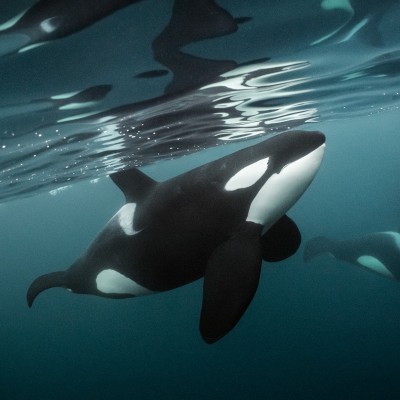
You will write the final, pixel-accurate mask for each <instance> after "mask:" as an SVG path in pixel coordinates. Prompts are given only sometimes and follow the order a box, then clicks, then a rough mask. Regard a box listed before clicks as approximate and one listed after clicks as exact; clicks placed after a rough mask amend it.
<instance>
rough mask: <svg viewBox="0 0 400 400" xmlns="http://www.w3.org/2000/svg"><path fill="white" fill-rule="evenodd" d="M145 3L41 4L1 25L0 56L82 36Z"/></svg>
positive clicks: (51, 0)
mask: <svg viewBox="0 0 400 400" xmlns="http://www.w3.org/2000/svg"><path fill="white" fill-rule="evenodd" d="M139 1H141V0H113V1H110V0H85V1H80V0H57V1H55V0H40V1H38V2H37V3H35V4H34V5H33V6H32V7H31V8H29V9H28V10H26V11H24V12H22V13H21V14H19V15H17V16H15V17H14V18H12V19H11V20H9V21H7V22H4V23H3V24H2V25H0V55H6V54H11V53H15V52H23V51H27V50H30V49H32V48H35V47H37V46H40V45H42V44H45V43H47V42H49V41H52V40H55V39H60V38H62V37H65V36H68V35H71V34H73V33H75V32H78V31H80V30H82V29H84V28H86V27H87V26H89V25H92V24H93V23H95V22H97V21H98V20H100V19H102V18H105V17H107V16H108V15H110V14H112V13H113V12H115V11H117V10H119V9H121V8H123V7H126V6H128V5H130V4H133V3H137V2H139Z"/></svg>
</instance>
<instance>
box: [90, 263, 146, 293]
mask: <svg viewBox="0 0 400 400" xmlns="http://www.w3.org/2000/svg"><path fill="white" fill-rule="evenodd" d="M96 286H97V289H98V290H99V291H100V292H103V293H107V294H131V295H133V296H144V295H146V294H151V293H153V292H152V291H151V290H149V289H146V288H145V287H143V286H141V285H139V284H138V283H136V282H135V281H133V280H132V279H129V278H127V277H126V276H125V275H122V274H121V273H119V272H118V271H115V270H113V269H105V270H103V271H101V272H100V273H99V274H98V275H97V277H96Z"/></svg>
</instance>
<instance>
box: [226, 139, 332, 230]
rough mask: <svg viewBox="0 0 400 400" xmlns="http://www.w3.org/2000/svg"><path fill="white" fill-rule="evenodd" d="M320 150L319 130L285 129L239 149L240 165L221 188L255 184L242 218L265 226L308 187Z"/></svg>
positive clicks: (312, 177)
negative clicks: (240, 151)
mask: <svg viewBox="0 0 400 400" xmlns="http://www.w3.org/2000/svg"><path fill="white" fill-rule="evenodd" d="M246 150H248V151H247V152H246ZM324 150H325V136H324V135H323V134H322V133H320V132H303V131H289V132H285V133H282V134H279V135H277V136H274V137H273V138H271V139H268V140H266V141H264V142H262V143H259V144H257V145H255V146H253V147H252V148H249V149H244V150H243V152H242V154H241V160H242V162H241V165H242V166H241V169H240V170H239V171H236V172H235V174H234V175H233V176H232V177H231V178H230V179H229V180H228V182H227V183H226V185H225V190H227V191H235V190H240V189H246V188H250V187H253V188H256V193H255V195H254V198H253V200H252V202H251V204H250V208H249V210H248V216H247V219H246V220H247V221H250V222H254V223H257V224H261V225H263V226H264V230H268V229H269V228H270V227H271V226H272V225H273V224H274V223H275V222H276V221H278V219H279V218H280V217H282V215H283V214H285V213H286V212H287V211H288V210H289V208H290V207H292V206H293V205H294V204H295V203H296V201H297V200H298V199H299V198H300V196H301V195H302V194H303V193H304V191H305V190H306V189H307V188H308V186H309V185H310V183H311V182H312V180H313V179H314V177H315V175H316V173H317V171H318V169H319V167H320V165H321V162H322V158H323V155H324ZM246 159H247V161H246V165H245V167H243V160H246ZM253 191H254V189H253Z"/></svg>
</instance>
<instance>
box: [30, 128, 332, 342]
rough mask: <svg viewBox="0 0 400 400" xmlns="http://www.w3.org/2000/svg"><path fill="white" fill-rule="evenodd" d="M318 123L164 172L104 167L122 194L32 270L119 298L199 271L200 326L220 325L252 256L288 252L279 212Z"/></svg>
mask: <svg viewBox="0 0 400 400" xmlns="http://www.w3.org/2000/svg"><path fill="white" fill-rule="evenodd" d="M324 149H325V137H324V135H323V134H322V133H320V132H302V131H291V132H285V133H282V134H279V135H276V136H274V137H272V138H270V139H267V140H265V141H263V142H261V143H258V144H256V145H253V146H251V147H248V148H245V149H242V150H240V151H237V152H235V153H233V154H231V155H228V156H226V157H223V158H221V159H219V160H216V161H212V162H210V163H208V164H205V165H203V166H200V167H198V168H195V169H193V170H191V171H189V172H186V173H184V174H182V175H179V176H176V177H174V178H172V179H169V180H167V181H164V182H159V183H158V182H156V181H154V180H153V179H151V178H150V177H148V176H147V175H145V174H144V173H142V172H141V171H139V170H138V169H135V168H134V169H130V170H126V171H122V172H117V173H115V174H112V175H111V179H112V180H113V181H114V183H115V184H116V185H117V186H118V187H119V188H120V189H121V190H122V192H123V193H124V195H125V198H126V203H125V205H124V206H123V207H122V208H121V209H120V210H119V211H118V212H117V214H116V215H115V216H114V217H113V218H112V219H111V220H110V221H109V222H108V223H107V225H106V226H105V228H104V230H103V231H101V232H100V233H99V234H98V236H97V237H96V238H95V240H94V241H93V243H92V244H91V245H90V247H89V248H88V250H87V251H86V253H85V254H83V256H81V257H80V258H79V259H78V260H77V261H76V262H75V263H74V264H73V265H72V266H71V267H70V268H69V269H68V270H66V271H59V272H53V273H50V274H46V275H43V276H40V277H39V278H37V279H36V280H35V281H34V282H33V283H32V285H31V286H30V288H29V290H28V293H27V300H28V305H29V306H31V305H32V303H33V301H34V300H35V298H36V296H37V295H38V294H39V293H40V292H42V291H43V290H46V289H49V288H52V287H64V288H67V289H69V290H71V291H72V292H75V293H86V294H94V295H98V296H103V297H110V298H126V297H135V296H141V295H145V294H150V293H156V292H163V291H166V290H171V289H174V288H177V287H179V286H182V285H185V284H187V283H189V282H192V281H194V280H196V279H199V278H201V277H203V276H204V291H203V305H202V310H201V317H200V331H201V335H202V337H203V339H204V340H205V341H206V342H207V343H213V342H215V341H217V340H218V339H220V338H221V337H223V336H224V335H225V334H227V333H228V332H229V331H230V330H231V329H232V328H233V327H234V326H235V325H236V324H237V322H238V321H239V320H240V318H241V316H242V315H243V313H244V312H245V310H246V309H247V307H248V305H249V304H250V302H251V300H252V298H253V296H254V294H255V292H256V289H257V286H258V282H259V278H260V271H261V264H262V259H264V260H266V261H279V260H283V259H285V258H287V257H289V256H290V255H292V254H293V253H295V252H296V250H297V248H298V247H299V245H300V240H301V239H300V233H299V230H298V228H297V226H296V225H295V223H294V222H293V221H292V220H291V219H290V218H288V217H287V216H286V215H285V213H286V212H287V211H288V210H289V208H290V207H292V206H293V204H294V203H295V202H296V201H297V200H298V199H299V197H300V196H301V195H302V194H303V193H304V191H305V190H306V189H307V187H308V186H309V185H310V183H311V181H312V180H313V178H314V176H315V174H316V173H317V171H318V169H319V167H320V164H321V161H322V158H323V154H324Z"/></svg>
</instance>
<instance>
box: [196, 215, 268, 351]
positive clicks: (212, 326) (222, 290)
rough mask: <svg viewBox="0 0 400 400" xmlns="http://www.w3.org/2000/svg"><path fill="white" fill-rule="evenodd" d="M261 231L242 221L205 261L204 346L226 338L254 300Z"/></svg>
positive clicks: (259, 262)
mask: <svg viewBox="0 0 400 400" xmlns="http://www.w3.org/2000/svg"><path fill="white" fill-rule="evenodd" d="M261 230H262V226H261V225H258V224H255V223H252V222H246V223H245V225H244V227H243V229H242V230H240V231H239V232H238V233H237V234H236V235H235V236H233V237H232V238H230V239H229V240H227V241H226V242H224V243H222V244H221V245H220V246H219V247H218V248H217V249H216V250H215V251H214V252H213V254H212V256H211V258H210V260H209V261H208V265H207V268H206V272H205V276H204V288H203V305H202V310H201V317H200V332H201V335H202V337H203V339H204V340H205V341H206V342H207V343H210V344H211V343H214V342H216V341H217V340H219V339H220V338H222V337H223V336H224V335H226V334H227V333H228V332H229V331H230V330H231V329H232V328H233V327H234V326H235V325H236V324H237V323H238V322H239V320H240V318H241V317H242V315H243V314H244V312H245V311H246V309H247V307H248V306H249V304H250V302H251V300H252V299H253V297H254V294H255V292H256V290H257V286H258V281H259V279H260V271H261V263H262V258H261V246H260V234H261Z"/></svg>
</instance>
